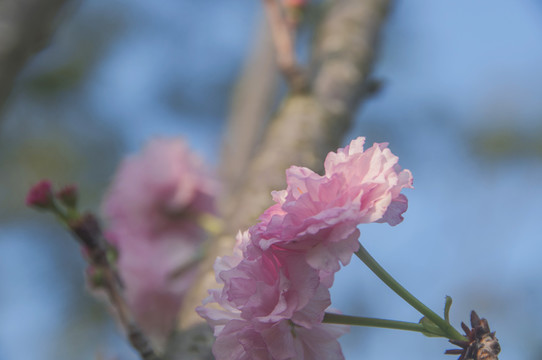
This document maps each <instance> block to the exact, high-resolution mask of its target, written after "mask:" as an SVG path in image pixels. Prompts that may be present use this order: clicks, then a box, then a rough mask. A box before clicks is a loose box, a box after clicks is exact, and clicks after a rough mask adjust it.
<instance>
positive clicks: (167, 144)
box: [103, 138, 216, 342]
mask: <svg viewBox="0 0 542 360" xmlns="http://www.w3.org/2000/svg"><path fill="white" fill-rule="evenodd" d="M215 188H216V185H215V183H214V180H213V179H212V177H211V176H209V172H208V170H207V169H206V168H205V167H204V165H203V162H202V160H201V159H199V158H198V157H197V156H196V155H194V154H193V153H192V152H191V151H190V150H189V148H188V146H187V145H186V143H185V142H184V141H183V140H181V139H165V138H164V139H155V140H152V141H150V142H149V144H148V145H147V146H146V147H145V149H144V150H143V151H142V152H141V153H140V154H136V155H132V156H130V157H129V158H127V159H126V160H124V161H123V162H122V164H121V166H120V167H119V169H118V172H117V174H116V175H115V178H114V180H113V183H112V184H111V187H110V189H109V192H108V194H107V196H106V198H105V199H104V203H103V211H104V213H105V215H106V218H107V219H108V220H109V227H108V231H107V239H108V240H109V241H110V242H111V243H112V244H113V245H115V246H116V247H117V249H118V251H119V260H118V268H119V272H120V275H121V278H122V281H123V282H124V285H125V296H126V300H127V302H128V304H129V306H130V307H131V310H132V312H133V313H134V315H135V317H136V321H137V322H138V324H139V325H140V326H141V327H142V328H143V329H144V330H145V332H147V333H148V334H149V335H150V336H151V337H152V338H153V339H154V340H156V341H157V342H160V341H163V340H165V338H166V337H167V335H168V333H169V331H170V330H171V328H172V326H173V324H174V322H175V317H176V314H177V311H178V310H179V307H180V305H181V302H182V297H183V294H184V293H185V292H186V291H187V289H188V288H189V286H190V285H191V284H192V282H193V280H194V277H195V266H194V265H195V259H196V257H197V253H198V249H199V246H200V245H201V243H202V241H203V240H204V236H205V233H204V231H203V230H202V229H201V228H200V226H199V225H198V223H197V219H198V216H200V215H201V214H203V213H206V212H211V211H213V196H214V192H215Z"/></svg>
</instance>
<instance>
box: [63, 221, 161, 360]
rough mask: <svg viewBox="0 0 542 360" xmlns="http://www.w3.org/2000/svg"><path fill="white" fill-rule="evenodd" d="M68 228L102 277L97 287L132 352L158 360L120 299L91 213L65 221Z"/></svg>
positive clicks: (114, 273)
mask: <svg viewBox="0 0 542 360" xmlns="http://www.w3.org/2000/svg"><path fill="white" fill-rule="evenodd" d="M68 226H69V227H70V230H71V231H72V232H73V234H74V235H75V236H76V237H77V239H78V241H79V242H80V243H81V245H83V247H84V248H85V249H86V250H87V251H88V258H87V260H88V262H89V266H91V267H92V268H93V269H95V270H96V271H97V272H99V273H102V274H103V278H102V279H101V281H100V283H99V288H100V289H103V290H104V291H105V293H106V294H107V297H108V299H109V302H110V304H111V306H112V308H113V309H114V310H115V312H116V314H117V317H118V320H119V322H120V323H121V325H122V326H123V328H124V329H125V331H126V335H127V337H128V340H129V341H130V343H131V344H132V346H133V347H134V349H135V350H136V351H137V352H138V353H139V354H140V355H141V358H142V359H143V360H159V357H158V356H157V355H156V353H155V351H154V350H153V349H152V347H151V345H150V342H149V341H148V339H147V337H146V336H145V334H144V333H143V332H142V331H141V329H140V328H139V327H138V326H137V325H136V323H135V321H134V320H133V316H132V314H131V312H130V308H129V307H128V304H127V303H126V300H125V299H124V297H123V296H122V284H121V282H120V276H119V275H118V273H117V271H116V269H115V267H114V265H113V264H111V262H110V261H109V259H108V257H107V245H106V242H105V240H104V238H103V234H102V231H101V229H100V226H99V224H98V221H97V220H96V218H95V217H94V216H93V215H92V214H85V215H83V216H81V217H79V218H77V219H76V220H73V221H71V222H69V223H68Z"/></svg>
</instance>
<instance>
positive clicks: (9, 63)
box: [0, 0, 68, 110]
mask: <svg viewBox="0 0 542 360" xmlns="http://www.w3.org/2000/svg"><path fill="white" fill-rule="evenodd" d="M67 2H68V0H17V1H14V0H0V110H2V108H3V107H4V105H5V103H6V100H7V98H8V96H9V94H10V93H11V90H12V88H13V85H14V83H15V79H16V77H17V75H18V74H19V72H20V71H21V69H22V68H23V66H24V65H25V64H26V62H27V61H28V59H29V58H30V57H31V56H32V55H34V54H35V53H36V52H38V51H40V50H41V49H43V48H44V47H45V46H46V45H47V43H48V41H49V38H50V36H51V34H52V32H53V30H54V23H55V19H56V18H57V16H58V14H59V13H60V11H61V9H62V7H63V6H64V5H65V4H66V3H67Z"/></svg>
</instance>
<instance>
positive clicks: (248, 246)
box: [197, 137, 412, 360]
mask: <svg viewBox="0 0 542 360" xmlns="http://www.w3.org/2000/svg"><path fill="white" fill-rule="evenodd" d="M364 142H365V139H364V138H361V137H360V138H357V139H355V140H353V141H352V142H351V143H350V145H349V146H346V147H345V148H344V149H339V150H338V151H337V152H336V153H334V152H331V153H329V154H328V156H327V158H326V160H325V164H324V165H325V174H324V175H323V176H321V175H318V174H316V173H314V172H313V171H311V170H309V169H307V168H302V167H295V166H293V167H291V168H290V169H288V170H287V171H286V180H287V184H288V186H287V189H286V190H282V191H274V192H273V193H272V195H273V199H274V201H275V204H274V205H273V206H271V207H270V208H268V209H267V210H266V211H265V212H264V213H263V214H262V216H261V217H260V222H259V223H258V224H257V225H255V226H253V227H251V228H250V229H249V230H248V231H246V232H244V233H240V234H239V235H238V238H237V240H238V242H237V244H236V247H235V249H234V254H233V255H232V256H226V257H223V258H219V259H217V262H216V263H215V272H216V278H217V281H218V282H219V284H221V285H222V288H221V289H216V290H210V296H209V298H208V299H207V300H206V302H205V306H203V307H199V308H198V309H197V311H198V312H199V314H200V315H201V316H203V317H204V318H205V319H206V320H207V321H208V322H209V324H210V325H211V326H213V328H214V331H215V336H216V337H217V339H216V342H215V344H214V346H213V354H214V355H215V357H216V359H218V360H222V359H227V360H234V359H236V360H237V359H247V360H248V359H273V360H286V359H330V360H331V359H343V358H344V357H343V355H342V352H341V349H340V346H339V343H338V341H337V338H338V337H339V336H340V335H342V334H343V333H344V332H346V331H347V330H348V328H347V327H345V326H339V325H331V324H324V323H322V319H323V317H324V313H325V311H326V309H327V308H328V307H329V305H330V304H331V300H330V295H329V288H330V287H331V285H332V284H333V278H334V274H335V272H337V271H338V270H339V269H340V264H342V265H346V264H348V263H349V261H350V259H351V257H352V255H353V253H354V252H355V251H357V250H358V248H359V243H358V237H359V230H358V229H357V226H358V225H359V224H363V223H371V222H387V223H389V224H390V225H396V224H398V223H400V222H401V221H402V219H403V218H402V216H401V215H402V213H403V212H405V211H406V209H407V199H406V197H405V196H404V195H402V194H400V192H401V189H403V188H411V187H412V175H411V173H410V171H408V170H401V168H400V167H399V165H398V164H397V162H398V158H397V157H396V156H395V155H393V154H392V153H391V151H390V150H389V149H388V148H387V144H374V145H373V146H372V147H371V148H369V149H367V150H365V151H364V150H363V145H364ZM214 303H216V304H214ZM217 305H218V306H217Z"/></svg>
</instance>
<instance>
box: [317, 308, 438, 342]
mask: <svg viewBox="0 0 542 360" xmlns="http://www.w3.org/2000/svg"><path fill="white" fill-rule="evenodd" d="M323 322H324V323H328V324H342V325H355V326H370V327H378V328H385V329H395V330H406V331H416V332H420V333H425V334H427V333H430V334H431V335H434V336H440V337H447V336H446V334H444V333H443V332H442V331H437V332H433V331H428V330H427V329H426V328H424V327H423V325H422V324H419V323H411V322H406V321H396V320H386V319H376V318H368V317H361V316H351V315H342V314H331V313H326V314H325V315H324V320H323Z"/></svg>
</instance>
